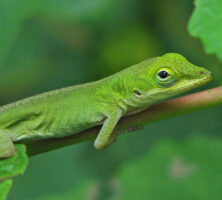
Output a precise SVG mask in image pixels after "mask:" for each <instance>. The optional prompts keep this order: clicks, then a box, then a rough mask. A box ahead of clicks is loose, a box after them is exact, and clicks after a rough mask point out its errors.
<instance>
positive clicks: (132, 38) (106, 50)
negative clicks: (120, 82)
mask: <svg viewBox="0 0 222 200" xmlns="http://www.w3.org/2000/svg"><path fill="white" fill-rule="evenodd" d="M160 46H161V45H160V44H159V43H158V41H157V40H156V38H155V37H154V35H152V33H149V32H148V31H147V30H146V29H145V28H144V27H141V26H138V25H135V26H130V27H125V28H122V29H120V30H119V29H117V30H112V31H110V32H108V33H107V35H106V37H105V40H104V41H103V42H102V44H101V47H100V52H99V56H100V62H101V64H100V65H99V66H100V70H99V71H102V72H104V71H105V73H106V74H112V73H115V72H117V71H120V70H121V69H123V68H126V67H129V66H131V65H133V64H136V63H138V62H141V61H143V60H145V59H147V58H150V57H154V56H158V55H159V53H160V49H161V48H160Z"/></svg>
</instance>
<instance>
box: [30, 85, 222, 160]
mask: <svg viewBox="0 0 222 200" xmlns="http://www.w3.org/2000/svg"><path fill="white" fill-rule="evenodd" d="M221 103H222V86H221V87H216V88H213V89H209V90H205V91H202V92H197V93H194V94H190V95H187V96H184V97H179V98H176V99H172V100H169V101H165V102H163V103H159V104H156V105H153V106H151V107H150V108H148V109H146V110H144V111H142V112H140V113H138V114H135V115H131V116H127V117H123V118H122V119H121V120H120V121H119V123H118V125H117V127H116V129H115V131H116V132H117V133H121V132H124V130H128V132H130V131H133V130H135V129H136V127H140V126H143V125H145V124H149V123H152V122H155V121H159V120H163V119H167V118H169V117H173V116H177V115H182V114H185V113H189V112H193V111H197V110H200V109H204V108H208V107H212V106H216V105H219V104H221ZM100 128H101V126H96V127H93V128H91V129H87V130H85V131H83V132H80V133H78V134H74V135H71V136H68V137H64V138H53V139H46V140H39V141H31V142H27V143H26V146H27V153H28V155H29V156H33V155H36V154H40V153H44V152H47V151H51V150H54V149H58V148H61V147H65V146H68V145H73V144H77V143H80V142H83V141H86V140H90V139H94V138H95V137H96V136H97V134H98V132H99V130H100ZM92 148H93V147H92Z"/></svg>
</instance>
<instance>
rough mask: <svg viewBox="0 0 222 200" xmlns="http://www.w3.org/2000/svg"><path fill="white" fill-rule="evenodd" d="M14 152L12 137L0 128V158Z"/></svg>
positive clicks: (11, 154)
mask: <svg viewBox="0 0 222 200" xmlns="http://www.w3.org/2000/svg"><path fill="white" fill-rule="evenodd" d="M15 153H16V150H15V146H14V144H13V142H12V139H11V138H10V137H9V135H8V134H7V131H5V130H3V129H0V158H7V157H10V156H13V155H14V154H15Z"/></svg>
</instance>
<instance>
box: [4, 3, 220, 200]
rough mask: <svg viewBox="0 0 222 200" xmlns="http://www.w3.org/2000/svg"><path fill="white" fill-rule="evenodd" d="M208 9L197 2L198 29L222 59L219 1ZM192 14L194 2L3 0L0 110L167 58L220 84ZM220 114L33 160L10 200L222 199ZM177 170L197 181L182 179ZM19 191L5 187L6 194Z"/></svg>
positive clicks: (213, 112)
mask: <svg viewBox="0 0 222 200" xmlns="http://www.w3.org/2000/svg"><path fill="white" fill-rule="evenodd" d="M202 2H205V4H204V3H202ZM208 3H209V1H208V0H205V1H203V0H202V1H201V0H198V1H196V5H197V8H196V10H194V14H193V16H192V19H191V22H190V26H189V30H190V31H191V32H192V34H193V35H195V36H197V37H201V38H202V36H204V38H207V37H209V38H207V39H205V40H206V41H207V43H206V42H205V41H204V45H207V46H206V47H205V48H207V49H209V47H212V50H210V51H211V52H215V53H218V55H219V54H221V52H218V51H217V52H216V50H218V48H219V45H220V44H221V38H220V37H219V36H220V27H221V22H220V20H219V18H217V20H216V19H215V20H214V17H215V16H219V15H220V12H219V11H220V10H219V6H220V5H219V4H220V3H219V0H216V1H213V3H212V2H211V3H210V4H208ZM215 4H218V6H216V7H214V5H215ZM205 5H207V7H206V6H205ZM206 9H208V11H209V12H208V13H205V12H207V11H206ZM192 11H193V1H192V0H181V1H177V0H167V1H161V3H160V1H155V0H149V1H145V0H141V1H136V0H122V1H117V0H64V1H59V0H39V1H35V0H20V1H17V0H10V1H8V0H0V30H1V31H0V47H1V48H0V72H1V79H0V93H1V98H0V102H1V104H5V103H9V102H11V101H14V100H17V99H20V98H24V97H27V96H30V95H33V94H37V93H40V92H43V91H47V90H51V89H55V88H60V87H65V86H68V85H74V84H79V83H83V82H88V81H93V80H97V79H99V78H102V77H104V76H107V75H109V74H112V73H114V72H117V71H119V70H121V69H123V68H125V67H128V66H129V65H133V64H135V63H138V62H140V61H142V60H144V59H147V58H149V57H153V56H159V55H162V54H163V53H166V52H178V53H181V54H183V55H184V56H185V57H187V58H188V59H189V60H190V61H191V62H192V63H194V64H197V65H200V66H204V67H206V68H208V69H209V70H211V71H212V72H213V74H214V80H213V81H212V82H211V83H210V84H208V86H205V88H206V87H214V86H217V85H218V83H220V82H221V80H222V67H221V63H219V62H218V61H217V59H216V56H215V55H206V54H205V52H204V49H203V47H202V45H201V43H200V42H199V41H198V40H197V39H194V38H192V37H191V36H190V35H189V33H188V31H187V24H188V21H189V18H190V16H191V14H192ZM211 12H215V16H214V15H209V16H208V15H206V14H210V13H211ZM207 21H209V22H208V23H206V22H207ZM195 24H196V26H195V27H194V25H195ZM207 24H209V25H208V26H212V27H211V28H210V29H208V27H206V25H207ZM200 30H201V32H199V31H200ZM207 33H209V34H208V36H206V34H207ZM214 34H215V35H214ZM214 37H215V38H216V40H214V39H215V38H214ZM213 45H218V46H213ZM208 46H209V47H208ZM216 47H218V48H216ZM207 51H208V52H209V50H207ZM201 89H204V87H202V88H201ZM221 111H222V107H221V106H219V107H217V108H212V109H208V110H204V111H200V112H197V113H193V114H190V115H185V116H181V117H177V118H175V119H169V120H166V121H162V122H158V123H154V124H151V125H149V126H146V127H145V128H144V130H142V131H139V132H136V133H135V134H129V135H127V136H122V137H119V138H118V142H117V143H116V144H114V145H112V147H110V148H108V149H106V150H104V151H99V152H98V151H96V150H94V148H93V145H92V142H86V143H83V144H79V145H75V146H74V147H66V148H64V149H60V150H56V151H53V152H49V153H46V154H43V155H38V156H36V157H33V158H30V161H29V167H28V168H27V170H26V173H25V174H24V175H23V176H18V177H16V178H15V180H14V183H13V187H12V190H11V192H10V194H9V199H15V200H23V199H29V200H40V199H43V200H48V199H49V200H57V199H93V200H97V199H99V200H100V199H126V198H129V199H130V198H131V199H135V198H133V197H135V196H133V195H136V194H137V195H138V196H136V198H138V199H147V196H148V195H149V196H150V198H151V197H152V198H153V199H158V198H159V199H163V196H162V195H163V194H165V195H166V196H164V198H170V197H171V199H172V198H173V199H187V198H193V199H206V198H207V197H208V199H209V198H210V199H212V198H213V199H219V197H220V196H221V194H220V190H219V189H218V188H220V187H222V184H221V182H220V181H219V179H220V175H219V174H220V172H219V169H220V166H221V164H222V163H221V161H220V159H219V153H220V151H221V148H220V146H221V144H220V143H221V139H222V138H221ZM195 135H196V136H195ZM194 136H195V137H194ZM203 136H204V138H207V139H203V138H202V137H203ZM189 138H191V139H189ZM216 140H217V141H216ZM175 163H176V164H175ZM178 163H179V164H178ZM170 164H171V165H170ZM172 165H176V166H179V167H181V166H182V168H183V169H185V171H187V170H188V172H189V173H191V174H189V173H188V176H186V177H182V178H181V177H176V178H175V177H174V175H172V174H171V175H170V174H169V172H170V171H169V166H172ZM21 169H24V168H22V167H21ZM167 170H168V171H167ZM177 170H178V169H177ZM185 175H187V174H186V173H185ZM210 184H211V185H210ZM10 186H11V181H10V180H6V181H4V182H3V183H1V184H0V194H2V195H6V194H3V193H2V192H1V191H2V188H3V187H6V188H8V189H9V188H10ZM216 189H218V191H216ZM210 193H211V194H212V195H214V196H212V197H209V194H210ZM129 195H131V196H129ZM155 195H156V196H155ZM157 195H158V196H157ZM171 195H174V196H171ZM161 197H162V198H161ZM152 198H151V199H152Z"/></svg>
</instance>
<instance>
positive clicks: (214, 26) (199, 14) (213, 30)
mask: <svg viewBox="0 0 222 200" xmlns="http://www.w3.org/2000/svg"><path fill="white" fill-rule="evenodd" d="M195 6H196V8H195V10H194V12H193V14H192V16H191V19H190V22H189V26H188V29H189V32H190V33H191V35H193V36H195V37H199V38H200V39H201V40H202V42H203V44H204V47H205V50H206V52H207V53H214V54H216V55H217V56H218V57H219V59H220V60H221V61H222V37H221V36H222V12H221V10H222V1H221V0H214V1H212V0H196V1H195Z"/></svg>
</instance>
